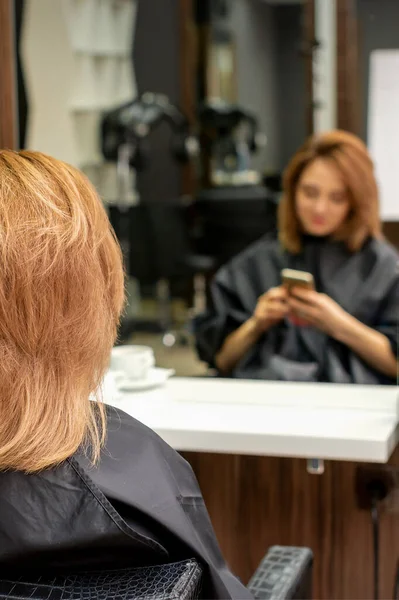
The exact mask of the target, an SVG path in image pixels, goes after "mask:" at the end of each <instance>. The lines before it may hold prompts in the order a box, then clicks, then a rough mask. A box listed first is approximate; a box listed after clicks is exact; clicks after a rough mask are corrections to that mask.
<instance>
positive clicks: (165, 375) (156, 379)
mask: <svg viewBox="0 0 399 600" xmlns="http://www.w3.org/2000/svg"><path fill="white" fill-rule="evenodd" d="M174 374H175V371H174V370H173V369H160V368H157V367H154V368H153V369H150V371H149V373H148V377H147V379H129V377H126V376H125V377H123V376H122V377H121V375H122V374H121V373H115V375H117V377H115V382H116V386H117V388H118V390H119V391H120V392H144V391H145V390H151V389H152V388H156V387H160V386H162V385H165V383H166V382H167V381H168V379H169V377H172V375H174Z"/></svg>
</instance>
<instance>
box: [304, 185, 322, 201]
mask: <svg viewBox="0 0 399 600" xmlns="http://www.w3.org/2000/svg"><path fill="white" fill-rule="evenodd" d="M302 191H303V193H304V194H305V196H306V197H307V198H317V197H318V195H319V190H318V189H317V188H314V187H310V186H304V187H303V188H302Z"/></svg>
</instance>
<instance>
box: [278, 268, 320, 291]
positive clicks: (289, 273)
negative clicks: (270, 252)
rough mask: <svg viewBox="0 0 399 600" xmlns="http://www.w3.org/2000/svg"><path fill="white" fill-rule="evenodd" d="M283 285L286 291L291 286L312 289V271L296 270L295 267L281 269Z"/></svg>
mask: <svg viewBox="0 0 399 600" xmlns="http://www.w3.org/2000/svg"><path fill="white" fill-rule="evenodd" d="M281 279H282V280H283V285H284V286H285V287H286V288H287V289H288V291H289V290H290V289H291V288H293V287H304V288H306V289H308V290H314V289H315V284H314V278H313V275H312V273H308V272H307V271H296V270H295V269H283V270H282V271H281Z"/></svg>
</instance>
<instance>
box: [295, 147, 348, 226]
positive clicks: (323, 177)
mask: <svg viewBox="0 0 399 600" xmlns="http://www.w3.org/2000/svg"><path fill="white" fill-rule="evenodd" d="M295 204H296V212H297V215H298V218H299V220H300V223H301V225H302V227H303V230H304V232H305V233H307V234H310V235H314V236H320V237H323V236H329V235H332V234H334V233H335V232H336V231H337V230H338V229H339V228H340V226H341V225H342V224H343V222H344V221H345V219H346V218H347V216H348V213H349V209H350V203H349V198H348V193H347V189H346V186H345V184H344V182H343V181H342V176H341V174H340V171H339V170H338V168H337V167H336V166H335V165H334V164H333V163H332V162H331V161H328V160H325V159H322V158H316V159H315V160H314V161H312V162H311V163H310V164H309V165H308V166H307V167H306V168H305V169H304V171H303V173H302V175H301V177H300V179H299V182H298V186H297V190H296V198H295Z"/></svg>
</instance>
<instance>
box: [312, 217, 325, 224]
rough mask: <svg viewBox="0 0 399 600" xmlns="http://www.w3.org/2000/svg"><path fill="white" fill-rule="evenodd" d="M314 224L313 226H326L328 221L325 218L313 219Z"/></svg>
mask: <svg viewBox="0 0 399 600" xmlns="http://www.w3.org/2000/svg"><path fill="white" fill-rule="evenodd" d="M312 223H313V225H325V223H326V220H325V219H323V217H313V219H312Z"/></svg>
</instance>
